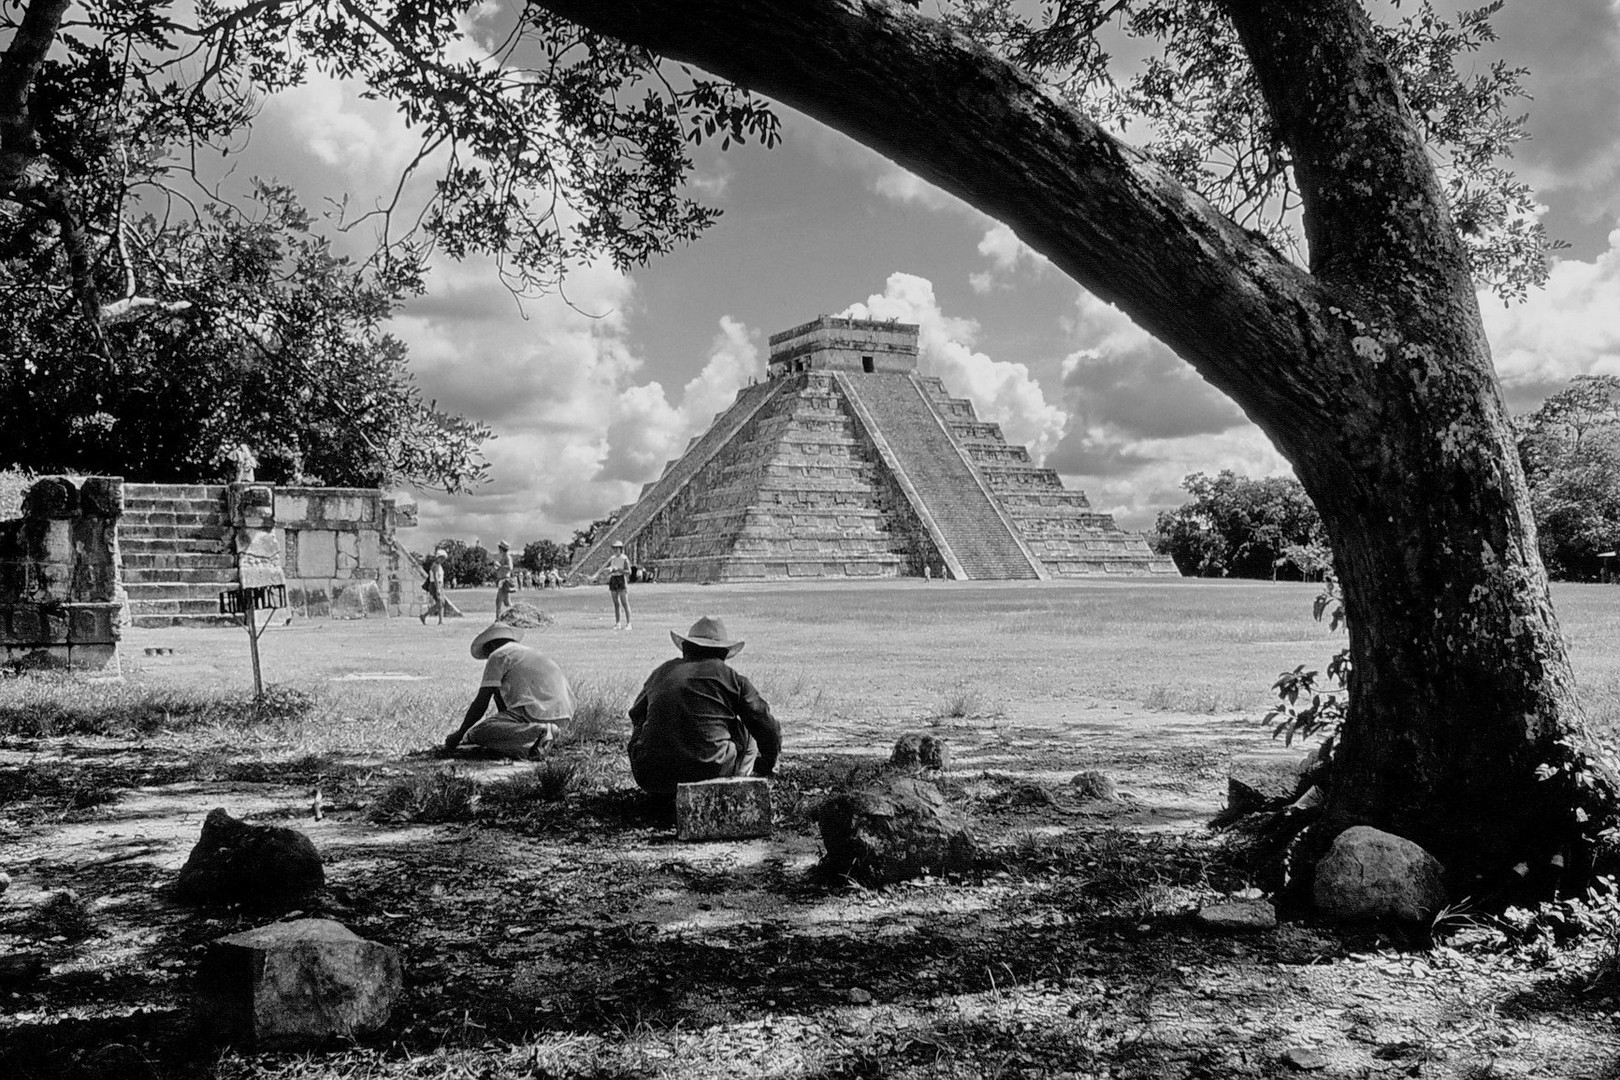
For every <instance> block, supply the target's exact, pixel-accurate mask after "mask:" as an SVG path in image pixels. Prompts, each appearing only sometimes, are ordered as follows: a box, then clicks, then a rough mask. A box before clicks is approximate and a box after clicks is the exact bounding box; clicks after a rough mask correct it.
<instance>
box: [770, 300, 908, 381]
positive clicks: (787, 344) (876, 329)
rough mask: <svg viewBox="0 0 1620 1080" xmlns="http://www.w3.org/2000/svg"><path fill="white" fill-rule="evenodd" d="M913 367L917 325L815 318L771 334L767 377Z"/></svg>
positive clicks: (902, 370)
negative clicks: (826, 371)
mask: <svg viewBox="0 0 1620 1080" xmlns="http://www.w3.org/2000/svg"><path fill="white" fill-rule="evenodd" d="M916 369H917V324H916V323H903V322H878V321H876V320H872V319H836V318H833V317H832V316H831V315H820V316H817V317H816V318H815V319H814V320H812V321H811V322H807V323H805V324H803V325H802V326H795V327H794V328H793V329H791V330H783V331H782V332H781V333H780V334H772V335H771V359H770V362H769V364H768V365H767V366H766V375H767V377H769V378H772V379H780V378H784V377H786V376H788V375H794V374H797V373H799V372H801V371H812V370H820V371H825V370H836V371H865V372H878V371H891V372H907V371H915V370H916Z"/></svg>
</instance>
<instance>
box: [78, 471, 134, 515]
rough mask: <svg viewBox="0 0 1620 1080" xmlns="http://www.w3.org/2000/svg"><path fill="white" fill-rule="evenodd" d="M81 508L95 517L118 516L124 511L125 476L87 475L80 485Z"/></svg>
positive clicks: (82, 511) (81, 510)
mask: <svg viewBox="0 0 1620 1080" xmlns="http://www.w3.org/2000/svg"><path fill="white" fill-rule="evenodd" d="M79 510H80V512H81V513H84V514H89V515H91V516H93V517H102V518H116V517H119V516H121V515H122V514H123V513H124V478H123V477H121V476H87V477H85V480H84V483H83V484H81V485H79Z"/></svg>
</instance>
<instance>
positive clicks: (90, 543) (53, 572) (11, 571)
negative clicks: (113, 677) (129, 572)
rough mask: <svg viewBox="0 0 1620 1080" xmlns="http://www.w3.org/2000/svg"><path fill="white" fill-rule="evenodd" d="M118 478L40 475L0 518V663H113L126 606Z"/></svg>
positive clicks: (78, 666) (103, 666) (97, 667)
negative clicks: (17, 506) (12, 512)
mask: <svg viewBox="0 0 1620 1080" xmlns="http://www.w3.org/2000/svg"><path fill="white" fill-rule="evenodd" d="M123 508H124V496H123V481H122V480H119V479H117V478H116V477H105V476H92V477H87V478H86V479H84V480H83V481H82V482H81V483H78V484H75V483H74V482H73V481H72V480H70V479H68V478H67V477H64V476H49V477H45V478H43V479H41V480H39V481H37V482H35V483H34V485H33V486H32V487H31V488H29V491H28V494H27V496H26V497H25V498H24V500H23V511H22V517H20V518H15V519H13V520H10V521H4V522H0V663H8V664H11V663H22V664H29V665H33V664H39V665H42V666H50V667H62V668H70V669H74V670H80V671H110V672H114V673H116V672H117V671H118V668H119V656H118V644H119V640H120V638H121V637H122V633H123V627H124V624H125V623H126V622H128V612H127V608H126V601H125V595H124V588H123V583H122V578H121V574H120V567H119V559H118V518H119V516H120V515H121V514H122V513H123Z"/></svg>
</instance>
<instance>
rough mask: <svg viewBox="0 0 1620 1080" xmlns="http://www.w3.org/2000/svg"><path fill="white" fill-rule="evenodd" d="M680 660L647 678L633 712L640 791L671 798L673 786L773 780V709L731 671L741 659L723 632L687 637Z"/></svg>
mask: <svg viewBox="0 0 1620 1080" xmlns="http://www.w3.org/2000/svg"><path fill="white" fill-rule="evenodd" d="M669 636H670V638H671V640H673V641H674V642H675V646H676V648H678V649H680V650H681V655H680V656H679V657H678V658H677V659H674V660H670V661H668V662H667V663H664V664H661V665H659V667H658V668H656V669H655V670H654V671H653V673H652V674H651V675H649V676H648V677H647V683H646V685H645V686H643V687H642V688H641V693H640V694H639V695H638V696H637V697H636V700H635V703H634V704H632V705H631V706H630V727H631V734H630V746H629V751H630V771H631V773H632V774H633V775H634V776H635V778H636V783H637V784H638V785H640V786H641V788H642V790H644V791H647V792H650V793H652V794H654V795H673V794H674V793H675V785H676V784H690V783H696V782H699V781H702V780H713V779H716V778H717V777H722V776H769V775H771V772H772V770H774V769H775V768H776V759H777V756H778V755H779V754H780V753H781V749H782V733H781V729H780V727H779V726H778V725H777V723H776V718H775V717H774V716H772V715H771V707H770V706H769V705H767V704H766V703H765V699H764V698H762V697H760V696H759V691H758V690H756V689H755V688H754V684H753V683H751V682H749V681H748V679H747V678H746V677H744V676H743V675H741V674H739V673H738V672H737V671H736V670H735V669H733V668H732V666H731V665H730V664H728V663H726V661H727V660H729V659H730V658H731V657H733V656H736V655H737V654H738V653H739V652H741V651H742V647H743V643H742V642H740V641H732V640H731V639H730V637H729V636H728V635H727V634H726V627H725V624H724V623H722V622H721V621H720V620H719V619H713V618H708V617H704V618H701V619H699V620H698V621H697V622H695V623H693V624H692V629H690V630H688V631H687V632H686V633H685V634H684V635H683V634H678V633H676V632H675V631H673V630H671V631H670V632H669Z"/></svg>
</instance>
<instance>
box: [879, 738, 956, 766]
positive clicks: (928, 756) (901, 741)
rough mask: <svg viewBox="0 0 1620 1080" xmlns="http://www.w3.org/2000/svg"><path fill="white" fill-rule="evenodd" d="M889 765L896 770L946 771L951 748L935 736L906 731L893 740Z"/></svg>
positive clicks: (949, 760)
mask: <svg viewBox="0 0 1620 1080" xmlns="http://www.w3.org/2000/svg"><path fill="white" fill-rule="evenodd" d="M889 764H890V765H892V766H894V767H895V768H897V769H948V768H950V766H951V748H950V747H949V746H947V745H946V743H945V740H944V739H941V738H940V737H939V736H937V735H929V734H927V733H926V732H921V731H908V732H906V733H905V734H904V735H902V736H900V737H899V738H898V739H896V740H895V742H894V753H892V754H890V755H889Z"/></svg>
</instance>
